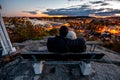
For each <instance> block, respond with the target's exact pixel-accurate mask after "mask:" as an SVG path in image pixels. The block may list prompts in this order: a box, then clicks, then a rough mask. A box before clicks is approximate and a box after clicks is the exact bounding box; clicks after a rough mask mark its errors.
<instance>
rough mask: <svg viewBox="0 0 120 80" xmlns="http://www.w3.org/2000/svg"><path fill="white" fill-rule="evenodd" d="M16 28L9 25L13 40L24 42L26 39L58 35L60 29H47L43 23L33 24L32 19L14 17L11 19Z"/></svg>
mask: <svg viewBox="0 0 120 80" xmlns="http://www.w3.org/2000/svg"><path fill="white" fill-rule="evenodd" d="M9 23H10V24H11V25H14V28H13V27H12V28H11V27H8V28H7V31H8V34H9V37H10V40H11V42H23V41H25V40H38V39H42V38H43V37H44V36H50V35H57V34H58V29H52V30H50V31H47V30H46V29H45V28H44V27H42V26H41V25H33V24H32V23H31V22H30V21H24V20H23V19H22V20H20V19H16V18H13V19H11V21H9Z"/></svg>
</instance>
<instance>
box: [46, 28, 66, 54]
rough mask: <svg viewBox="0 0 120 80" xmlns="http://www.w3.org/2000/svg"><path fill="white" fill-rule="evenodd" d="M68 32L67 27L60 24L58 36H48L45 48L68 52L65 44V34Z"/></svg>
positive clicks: (52, 50)
mask: <svg viewBox="0 0 120 80" xmlns="http://www.w3.org/2000/svg"><path fill="white" fill-rule="evenodd" d="M67 33H68V28H67V27H66V26H61V28H60V29H59V36H55V37H54V38H48V41H47V48H48V51H50V52H68V46H67V44H66V39H65V37H66V35H67Z"/></svg>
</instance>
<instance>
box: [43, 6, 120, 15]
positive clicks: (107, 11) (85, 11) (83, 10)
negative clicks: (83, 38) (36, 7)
mask: <svg viewBox="0 0 120 80" xmlns="http://www.w3.org/2000/svg"><path fill="white" fill-rule="evenodd" d="M106 5H107V4H106ZM43 13H44V14H48V15H68V16H89V15H90V14H96V15H102V16H110V15H114V14H120V10H119V9H112V8H99V9H92V8H90V5H81V6H80V5H79V6H78V5H77V6H72V7H69V8H60V9H47V11H46V12H43Z"/></svg>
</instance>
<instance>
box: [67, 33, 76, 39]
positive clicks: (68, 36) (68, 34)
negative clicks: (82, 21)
mask: <svg viewBox="0 0 120 80" xmlns="http://www.w3.org/2000/svg"><path fill="white" fill-rule="evenodd" d="M66 38H68V39H72V40H74V39H76V38H77V36H76V33H75V32H74V31H69V32H68V33H67V35H66Z"/></svg>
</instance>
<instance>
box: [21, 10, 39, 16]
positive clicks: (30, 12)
mask: <svg viewBox="0 0 120 80" xmlns="http://www.w3.org/2000/svg"><path fill="white" fill-rule="evenodd" d="M38 11H39V10H35V11H22V12H24V13H29V14H32V15H36V14H38V13H37V12H38Z"/></svg>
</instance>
